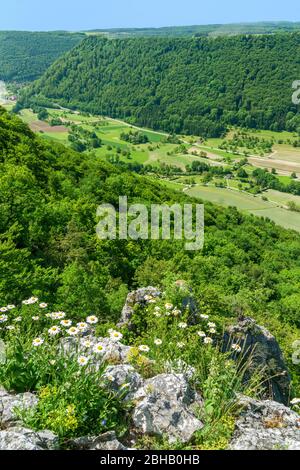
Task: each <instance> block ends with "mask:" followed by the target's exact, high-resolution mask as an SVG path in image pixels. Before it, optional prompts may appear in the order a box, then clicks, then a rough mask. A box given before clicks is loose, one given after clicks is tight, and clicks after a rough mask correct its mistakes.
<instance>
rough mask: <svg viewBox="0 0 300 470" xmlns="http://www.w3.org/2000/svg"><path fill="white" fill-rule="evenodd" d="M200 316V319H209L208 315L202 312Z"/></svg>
mask: <svg viewBox="0 0 300 470" xmlns="http://www.w3.org/2000/svg"><path fill="white" fill-rule="evenodd" d="M200 318H202V320H208V319H209V315H204V314H203V313H202V314H201V315H200Z"/></svg>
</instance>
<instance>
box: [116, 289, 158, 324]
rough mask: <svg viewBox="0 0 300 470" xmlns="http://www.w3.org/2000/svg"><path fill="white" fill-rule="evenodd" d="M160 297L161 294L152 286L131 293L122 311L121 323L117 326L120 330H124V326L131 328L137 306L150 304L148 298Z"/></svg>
mask: <svg viewBox="0 0 300 470" xmlns="http://www.w3.org/2000/svg"><path fill="white" fill-rule="evenodd" d="M160 296H161V292H160V291H159V290H158V289H156V288H155V287H152V286H149V287H142V288H140V289H137V290H135V291H133V292H130V293H129V294H128V295H127V299H126V302H125V305H124V307H123V310H122V314H121V318H120V322H119V323H118V325H117V326H118V328H122V327H123V326H127V327H129V328H130V319H131V316H132V314H133V312H134V306H135V305H137V304H138V305H141V306H143V305H146V304H147V302H148V300H147V297H152V298H153V299H156V298H158V297H160Z"/></svg>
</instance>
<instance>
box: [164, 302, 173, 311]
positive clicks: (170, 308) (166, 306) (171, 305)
mask: <svg viewBox="0 0 300 470" xmlns="http://www.w3.org/2000/svg"><path fill="white" fill-rule="evenodd" d="M172 308H173V304H170V303H166V304H165V309H166V310H172Z"/></svg>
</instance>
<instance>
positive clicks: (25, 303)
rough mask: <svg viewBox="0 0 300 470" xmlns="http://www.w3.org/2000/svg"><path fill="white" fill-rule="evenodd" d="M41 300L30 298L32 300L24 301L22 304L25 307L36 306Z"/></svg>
mask: <svg viewBox="0 0 300 470" xmlns="http://www.w3.org/2000/svg"><path fill="white" fill-rule="evenodd" d="M38 300H39V299H38V298H37V297H30V299H27V300H23V302H22V304H24V305H33V304H36V303H37V301H38Z"/></svg>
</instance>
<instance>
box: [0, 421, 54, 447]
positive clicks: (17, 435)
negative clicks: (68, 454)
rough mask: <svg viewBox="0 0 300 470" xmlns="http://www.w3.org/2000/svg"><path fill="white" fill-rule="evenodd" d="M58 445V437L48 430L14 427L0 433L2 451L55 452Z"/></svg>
mask: <svg viewBox="0 0 300 470" xmlns="http://www.w3.org/2000/svg"><path fill="white" fill-rule="evenodd" d="M58 443H59V441H58V437H57V436H56V435H55V434H53V433H52V432H51V431H47V430H46V431H39V432H35V431H32V430H31V429H26V428H22V427H13V428H8V429H6V430H5V431H0V450H54V449H58Z"/></svg>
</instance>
